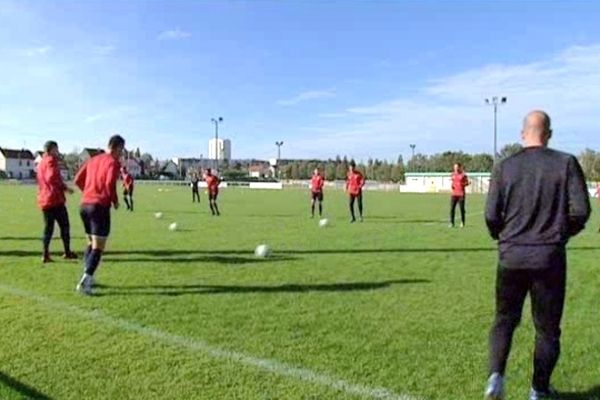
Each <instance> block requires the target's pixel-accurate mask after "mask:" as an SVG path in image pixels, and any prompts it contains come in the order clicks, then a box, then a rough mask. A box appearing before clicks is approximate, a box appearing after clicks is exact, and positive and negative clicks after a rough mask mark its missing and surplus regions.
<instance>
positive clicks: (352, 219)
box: [348, 194, 356, 222]
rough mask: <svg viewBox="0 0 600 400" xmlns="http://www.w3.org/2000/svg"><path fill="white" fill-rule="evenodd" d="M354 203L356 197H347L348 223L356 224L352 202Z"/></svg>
mask: <svg viewBox="0 0 600 400" xmlns="http://www.w3.org/2000/svg"><path fill="white" fill-rule="evenodd" d="M355 201H356V196H355V195H353V194H351V195H350V197H349V204H348V206H349V207H350V222H356V215H355V214H354V202H355Z"/></svg>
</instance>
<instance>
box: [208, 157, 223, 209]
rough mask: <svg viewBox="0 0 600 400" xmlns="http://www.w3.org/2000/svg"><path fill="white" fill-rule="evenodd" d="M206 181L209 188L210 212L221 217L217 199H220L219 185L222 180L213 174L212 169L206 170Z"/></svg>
mask: <svg viewBox="0 0 600 400" xmlns="http://www.w3.org/2000/svg"><path fill="white" fill-rule="evenodd" d="M204 181H205V182H206V185H207V186H208V203H209V205H210V212H211V213H212V215H216V216H219V215H221V213H220V212H219V206H218V205H217V198H218V197H219V184H220V183H221V180H220V179H219V177H218V176H216V175H214V174H213V173H212V170H211V169H210V168H207V169H206V174H204Z"/></svg>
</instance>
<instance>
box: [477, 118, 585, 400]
mask: <svg viewBox="0 0 600 400" xmlns="http://www.w3.org/2000/svg"><path fill="white" fill-rule="evenodd" d="M551 136H552V129H551V127H550V117H549V116H548V115H547V114H546V113H545V112H543V111H534V112H531V113H529V114H528V115H527V117H526V118H525V120H524V123H523V130H522V133H521V137H522V139H523V150H521V151H520V152H518V153H517V154H515V155H513V156H511V157H508V158H506V159H504V160H503V161H501V162H500V163H498V164H496V165H495V167H494V171H493V173H492V180H491V182H490V190H489V193H488V197H487V205H486V213H485V219H486V223H487V226H488V229H489V231H490V235H491V236H492V238H494V239H496V240H498V247H499V261H498V268H497V278H496V317H495V321H494V324H493V327H492V330H491V332H490V379H489V381H488V386H487V389H486V392H485V395H486V398H487V399H493V400H496V399H503V398H504V373H505V370H506V363H507V360H508V355H509V353H510V347H511V342H512V338H513V334H514V331H515V329H516V328H517V326H518V325H519V322H520V321H521V313H522V311H523V303H524V302H525V298H526V297H527V293H530V295H531V309H532V314H533V323H534V326H535V331H536V337H535V351H534V354H533V362H534V372H533V379H532V388H531V392H530V395H529V399H530V400H540V399H548V398H555V397H553V396H555V392H554V390H552V389H551V386H550V378H551V376H552V372H553V370H554V367H555V366H556V363H557V362H558V358H559V355H560V336H561V329H560V323H561V318H562V314H563V307H564V302H565V287H566V273H567V249H566V245H567V242H568V241H569V239H570V238H572V237H573V236H575V235H577V234H578V233H579V232H581V231H582V230H583V229H584V227H585V223H586V222H587V220H588V218H589V216H590V212H591V210H590V200H589V194H588V189H587V185H586V182H585V177H584V176H583V171H582V170H581V166H580V165H579V162H578V161H577V158H575V157H574V156H572V155H570V154H566V153H561V152H558V151H556V150H551V149H549V148H548V147H547V146H548V141H549V140H550V137H551Z"/></svg>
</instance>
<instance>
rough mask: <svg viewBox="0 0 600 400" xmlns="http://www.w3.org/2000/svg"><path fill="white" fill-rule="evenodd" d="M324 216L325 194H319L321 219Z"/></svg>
mask: <svg viewBox="0 0 600 400" xmlns="http://www.w3.org/2000/svg"><path fill="white" fill-rule="evenodd" d="M322 216H323V192H321V193H319V217H322Z"/></svg>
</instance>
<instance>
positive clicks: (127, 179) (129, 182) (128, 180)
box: [122, 173, 133, 190]
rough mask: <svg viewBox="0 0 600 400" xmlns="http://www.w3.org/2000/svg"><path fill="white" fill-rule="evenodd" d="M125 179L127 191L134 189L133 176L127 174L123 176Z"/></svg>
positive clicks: (124, 185)
mask: <svg viewBox="0 0 600 400" xmlns="http://www.w3.org/2000/svg"><path fill="white" fill-rule="evenodd" d="M122 178H123V187H124V188H125V189H127V190H131V189H133V176H132V175H131V174H129V173H125V174H123V176H122Z"/></svg>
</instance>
